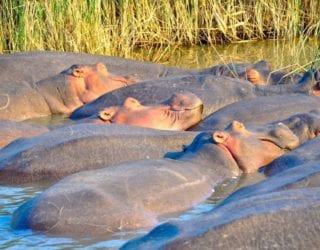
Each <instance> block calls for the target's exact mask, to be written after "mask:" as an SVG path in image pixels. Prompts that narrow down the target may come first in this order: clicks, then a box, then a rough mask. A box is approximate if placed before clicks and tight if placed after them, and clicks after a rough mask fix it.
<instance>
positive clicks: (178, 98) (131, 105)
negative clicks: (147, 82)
mask: <svg viewBox="0 0 320 250" xmlns="http://www.w3.org/2000/svg"><path fill="white" fill-rule="evenodd" d="M202 110H203V104H202V102H201V100H200V99H199V98H198V97H197V96H196V95H194V94H192V93H190V92H179V93H174V94H173V95H172V96H171V97H170V98H168V99H166V100H164V101H162V102H161V103H159V104H157V105H152V106H144V105H142V104H141V103H140V102H139V101H138V100H137V99H135V98H133V97H127V98H126V100H125V101H124V103H123V105H122V106H121V107H120V106H111V107H106V108H104V109H103V110H101V111H100V112H99V114H98V116H97V117H96V116H93V117H92V118H89V119H88V120H89V121H90V120H91V121H92V122H100V121H102V122H104V123H115V124H127V125H133V126H140V127H147V128H156V129H164V130H186V129H188V128H190V127H191V126H193V125H195V124H197V123H198V122H199V121H200V120H201V116H202Z"/></svg>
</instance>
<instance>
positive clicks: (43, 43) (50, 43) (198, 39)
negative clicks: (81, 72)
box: [0, 0, 320, 61]
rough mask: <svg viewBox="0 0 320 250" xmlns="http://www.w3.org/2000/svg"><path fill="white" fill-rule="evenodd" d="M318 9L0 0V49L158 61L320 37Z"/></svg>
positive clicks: (291, 2) (217, 2)
mask: <svg viewBox="0 0 320 250" xmlns="http://www.w3.org/2000/svg"><path fill="white" fill-rule="evenodd" d="M319 9H320V1H319V0H285V1H278V0H260V1H255V0H176V1H174V0H105V1H102V0H90V1H89V0H87V1H82V0H52V1H41V0H39V1H27V0H2V1H1V5H0V53H12V52H18V51H30V50H60V51H76V52H87V53H92V54H108V55H114V56H122V57H132V56H133V54H134V53H135V50H136V49H137V48H146V49H148V50H150V51H153V48H157V49H159V48H160V50H158V51H161V54H160V55H156V57H155V58H158V59H159V58H162V57H163V56H164V54H165V53H167V52H168V51H169V49H168V48H170V51H171V49H172V48H175V47H177V46H193V45H203V44H206V45H212V46H214V45H217V44H227V43H234V42H240V41H248V40H263V39H270V38H272V39H283V38H285V39H293V38H296V37H309V36H318V37H319V34H320V18H319ZM303 39H304V38H303ZM161 48H162V50H161ZM150 53H151V52H150ZM150 53H149V54H150ZM151 60H153V61H155V60H157V59H151Z"/></svg>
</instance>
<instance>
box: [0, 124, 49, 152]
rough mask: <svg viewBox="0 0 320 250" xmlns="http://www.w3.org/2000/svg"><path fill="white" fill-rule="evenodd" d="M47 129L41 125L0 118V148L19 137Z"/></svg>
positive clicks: (47, 129)
mask: <svg viewBox="0 0 320 250" xmlns="http://www.w3.org/2000/svg"><path fill="white" fill-rule="evenodd" d="M47 131H49V128H48V127H46V126H41V125H33V124H28V123H22V122H13V121H6V120H0V148H2V147H4V146H6V145H7V144H9V143H10V142H11V141H14V140H16V139H18V138H20V137H31V136H35V135H39V134H42V133H44V132H47Z"/></svg>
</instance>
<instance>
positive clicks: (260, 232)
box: [121, 111, 320, 250]
mask: <svg viewBox="0 0 320 250" xmlns="http://www.w3.org/2000/svg"><path fill="white" fill-rule="evenodd" d="M317 112H318V116H319V111H316V112H315V113H313V114H312V115H311V116H309V114H303V115H299V116H295V117H292V118H290V120H291V122H294V123H296V125H298V124H301V123H304V122H305V121H307V120H309V119H312V116H314V115H317V114H316V113H317ZM306 119H307V120H306ZM298 120H300V121H298ZM307 124H308V122H307V123H305V124H304V125H307ZM314 125H315V124H314V123H313V122H311V123H309V127H310V128H312V127H313V128H314V129H315V130H312V129H311V130H310V131H309V133H310V132H312V133H314V132H316V131H319V128H320V127H319V123H318V128H317V129H316V128H315V127H314ZM302 128H305V126H302ZM302 134H304V133H302ZM302 137H304V135H302ZM319 147H320V137H317V138H314V139H313V140H310V141H308V142H306V143H304V144H303V145H301V146H299V147H298V148H296V149H295V150H293V151H292V152H289V153H287V154H285V155H283V156H281V157H279V158H277V159H276V160H274V161H273V162H272V163H270V164H269V165H267V166H266V171H267V174H268V175H269V176H271V177H269V178H267V179H266V180H264V181H262V182H260V183H258V184H255V185H251V186H248V187H244V188H242V189H239V190H237V191H236V192H234V193H232V194H231V195H230V196H229V197H227V198H226V199H225V200H224V201H223V202H222V203H221V204H219V205H218V206H217V207H216V208H214V209H213V210H212V211H210V212H207V213H206V214H204V215H201V216H199V217H197V218H195V219H191V220H189V221H180V222H177V221H169V222H167V223H165V224H163V225H160V226H158V227H156V228H155V229H153V230H152V231H151V232H150V233H148V234H147V235H146V236H143V237H141V238H138V239H135V240H132V241H130V242H128V243H127V244H126V245H124V246H123V247H122V248H121V249H123V250H124V249H181V248H183V249H202V248H204V247H205V248H212V249H229V248H231V249H235V248H238V247H239V246H241V247H243V248H246V249H260V248H265V249H268V248H270V247H274V248H277V249H318V247H319V245H320V238H319V237H318V235H319V231H320V224H319V216H320V151H319ZM239 211H241V212H239ZM257 239H259V240H257Z"/></svg>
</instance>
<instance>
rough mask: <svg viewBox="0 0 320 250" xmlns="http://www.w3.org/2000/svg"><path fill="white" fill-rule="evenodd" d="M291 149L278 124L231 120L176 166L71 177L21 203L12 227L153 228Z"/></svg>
mask: <svg viewBox="0 0 320 250" xmlns="http://www.w3.org/2000/svg"><path fill="white" fill-rule="evenodd" d="M298 143H299V141H298V138H297V136H296V135H294V134H293V133H292V132H291V130H289V129H288V127H286V126H285V125H283V124H275V125H274V126H267V127H266V129H265V130H260V131H259V132H253V131H248V130H246V129H245V127H244V126H243V124H241V123H239V122H233V123H232V124H231V125H230V126H229V128H228V129H227V130H225V131H221V132H215V133H213V134H206V133H204V134H200V135H199V136H198V137H197V138H196V139H195V141H194V142H193V143H192V144H191V146H189V147H187V148H185V151H184V152H182V153H181V155H180V156H176V160H172V159H162V160H144V161H138V162H127V163H123V164H120V165H115V166H112V167H108V168H103V169H99V170H94V171H86V172H81V173H77V174H74V175H70V176H68V177H67V178H65V179H63V180H61V181H60V182H58V183H56V184H55V185H53V186H51V187H50V188H49V189H47V190H46V191H44V192H43V193H42V194H40V195H39V196H37V197H35V198H33V199H31V200H30V201H28V202H27V203H25V204H24V205H22V206H21V207H20V208H19V209H18V210H17V211H16V212H15V216H14V221H13V227H14V228H17V229H19V228H31V229H33V230H40V231H48V232H50V233H55V234H69V235H70V234H71V235H92V236H99V235H105V234H109V233H111V232H115V231H119V230H130V229H137V228H142V227H152V226H154V225H156V224H157V219H158V217H159V216H163V215H167V214H169V213H173V212H179V211H183V210H185V209H188V208H191V207H192V206H193V205H195V204H197V203H199V202H202V201H204V200H205V199H207V198H208V197H209V196H210V195H211V194H212V191H213V189H214V187H215V186H216V185H218V184H219V183H221V182H222V181H223V180H225V179H226V178H231V177H233V176H237V175H239V173H240V169H242V170H243V171H245V172H252V171H256V170H257V169H259V168H260V167H262V166H263V165H265V164H268V163H269V162H271V161H272V160H273V159H274V158H277V157H279V156H281V155H282V154H284V152H285V151H286V150H288V149H292V148H295V147H296V146H297V145H298Z"/></svg>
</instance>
